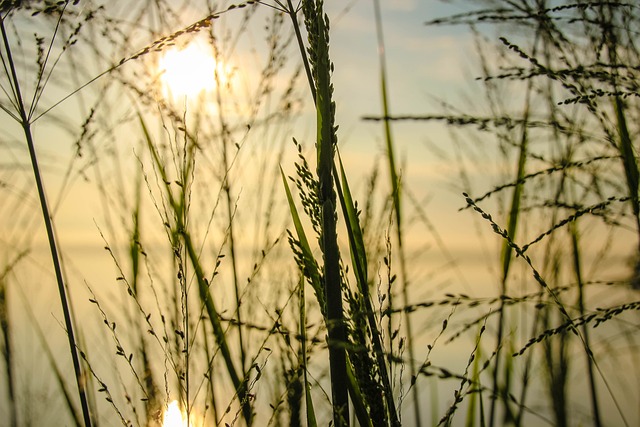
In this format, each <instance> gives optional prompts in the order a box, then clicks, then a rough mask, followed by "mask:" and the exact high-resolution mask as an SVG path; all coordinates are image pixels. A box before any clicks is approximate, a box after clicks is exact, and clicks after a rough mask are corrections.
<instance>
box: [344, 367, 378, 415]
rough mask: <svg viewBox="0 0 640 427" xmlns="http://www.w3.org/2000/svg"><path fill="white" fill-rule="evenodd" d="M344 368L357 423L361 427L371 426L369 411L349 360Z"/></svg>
mask: <svg viewBox="0 0 640 427" xmlns="http://www.w3.org/2000/svg"><path fill="white" fill-rule="evenodd" d="M346 368H347V387H348V389H349V395H350V396H351V403H353V409H354V412H355V413H356V418H357V419H358V423H359V424H360V425H361V426H363V427H373V423H372V422H371V417H370V416H369V411H368V410H367V407H366V405H365V404H364V398H363V397H362V392H361V391H360V387H359V386H358V380H356V376H355V375H354V374H353V368H352V367H351V363H350V362H349V363H347V364H346Z"/></svg>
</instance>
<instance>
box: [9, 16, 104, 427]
mask: <svg viewBox="0 0 640 427" xmlns="http://www.w3.org/2000/svg"><path fill="white" fill-rule="evenodd" d="M0 30H1V31H2V40H3V43H4V47H5V51H6V54H7V61H8V63H9V68H10V70H11V79H12V81H13V89H14V95H15V97H16V101H17V103H18V109H19V113H20V125H21V126H22V130H23V131H24V135H25V139H26V141H27V147H28V149H29V157H30V159H31V166H32V167H33V174H34V177H35V181H36V186H37V189H38V198H39V200H40V207H41V209H42V216H43V219H44V224H45V228H46V230H47V238H48V240H49V249H50V251H51V259H52V261H53V268H54V270H55V275H56V281H57V283H58V292H59V294H60V303H61V305H62V312H63V315H64V323H65V327H66V328H67V337H68V340H69V351H70V352H71V359H72V361H73V369H74V371H75V374H76V383H77V385H78V394H79V397H80V404H81V406H82V415H83V417H84V423H85V426H86V427H91V426H92V425H93V423H92V420H91V413H90V410H89V402H88V399H87V393H86V387H85V385H86V384H85V378H84V375H83V373H82V368H81V367H80V359H79V357H78V352H77V347H76V339H75V335H74V332H73V322H72V320H71V306H70V305H69V303H68V300H67V291H66V286H65V283H64V279H63V276H62V266H61V261H60V256H59V255H58V248H57V244H56V238H55V234H54V231H53V220H52V219H51V215H50V213H49V206H48V204H47V198H46V193H45V189H44V183H43V182H42V177H41V174H40V168H39V166H38V158H37V154H36V149H35V143H34V141H33V135H32V133H31V123H30V122H29V119H28V118H27V111H26V109H25V106H24V102H23V98H22V94H21V92H20V82H19V81H18V75H17V72H16V68H15V64H14V62H13V57H12V55H11V47H10V45H9V39H8V37H7V32H6V29H5V26H4V19H0Z"/></svg>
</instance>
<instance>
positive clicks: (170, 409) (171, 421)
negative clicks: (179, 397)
mask: <svg viewBox="0 0 640 427" xmlns="http://www.w3.org/2000/svg"><path fill="white" fill-rule="evenodd" d="M186 425H187V421H186V420H185V417H184V415H183V414H182V411H181V410H180V405H178V401H176V400H174V401H173V402H171V403H169V406H167V410H166V411H165V413H164V419H163V420H162V427H186Z"/></svg>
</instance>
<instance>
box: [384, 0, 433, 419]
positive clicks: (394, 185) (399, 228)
mask: <svg viewBox="0 0 640 427" xmlns="http://www.w3.org/2000/svg"><path fill="white" fill-rule="evenodd" d="M373 7H374V12H375V20H376V34H377V38H378V57H379V60H380V64H379V66H380V92H381V96H382V100H381V101H382V112H383V117H384V120H383V123H384V136H385V141H386V145H387V160H388V164H389V179H390V181H391V189H392V190H391V198H392V199H393V210H394V212H395V220H396V227H395V231H396V240H397V242H398V256H399V262H400V276H401V277H402V304H403V305H404V306H405V307H406V306H408V305H409V280H408V277H407V266H406V257H405V253H404V245H403V224H402V209H401V208H402V205H401V202H402V197H401V184H400V178H399V177H398V172H397V170H396V160H395V155H394V146H393V135H392V133H391V123H390V120H389V116H390V113H389V95H388V88H387V65H386V56H385V47H384V34H383V31H382V14H381V12H380V1H379V0H373ZM389 308H393V307H389ZM390 323H391V322H390ZM404 325H405V329H406V332H407V344H406V345H407V352H408V353H409V374H410V375H411V378H412V381H413V379H414V378H417V371H416V366H415V363H414V361H415V360H416V357H415V349H414V346H413V331H412V327H411V316H410V315H409V313H407V314H406V315H405V319H404ZM411 395H412V398H413V416H414V423H415V425H416V427H420V426H421V425H422V416H421V414H420V407H421V405H420V388H419V386H418V382H417V381H416V382H415V383H414V387H413V390H412V392H411Z"/></svg>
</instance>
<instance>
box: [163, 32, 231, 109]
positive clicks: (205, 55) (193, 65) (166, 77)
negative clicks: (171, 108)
mask: <svg viewBox="0 0 640 427" xmlns="http://www.w3.org/2000/svg"><path fill="white" fill-rule="evenodd" d="M220 69H221V67H220V66H219V64H217V63H216V60H215V59H214V57H213V56H212V55H211V51H210V49H207V46H206V45H205V44H204V43H202V42H199V41H193V42H191V43H190V44H189V45H187V46H186V47H184V48H183V49H171V50H167V51H166V52H165V53H164V55H163V56H162V57H161V58H160V60H159V63H158V71H159V72H160V80H161V83H162V90H163V92H164V95H165V96H169V97H173V98H175V99H183V98H184V97H187V99H193V98H196V97H198V96H199V95H201V94H203V93H206V92H211V91H213V89H215V86H216V75H215V74H216V70H218V71H220ZM218 78H219V79H220V78H221V75H220V74H219V77H218Z"/></svg>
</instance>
